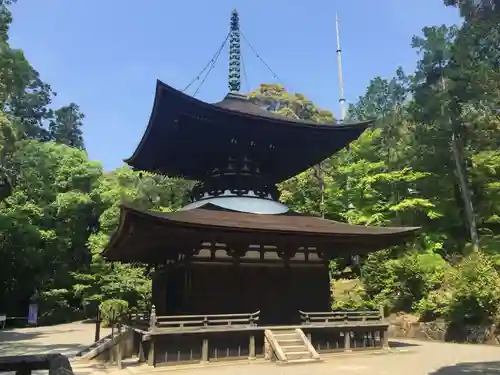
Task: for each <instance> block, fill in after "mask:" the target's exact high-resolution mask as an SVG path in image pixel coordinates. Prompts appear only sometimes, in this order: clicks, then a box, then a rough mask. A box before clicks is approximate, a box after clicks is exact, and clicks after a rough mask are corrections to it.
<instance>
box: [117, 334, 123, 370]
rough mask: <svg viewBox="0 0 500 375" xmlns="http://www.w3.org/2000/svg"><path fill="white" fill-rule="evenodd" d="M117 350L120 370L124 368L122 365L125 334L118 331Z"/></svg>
mask: <svg viewBox="0 0 500 375" xmlns="http://www.w3.org/2000/svg"><path fill="white" fill-rule="evenodd" d="M115 350H116V367H118V369H119V370H121V369H122V368H123V365H122V354H123V336H122V335H120V333H118V342H117V343H116V344H115Z"/></svg>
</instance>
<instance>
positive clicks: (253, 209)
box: [104, 81, 416, 362]
mask: <svg viewBox="0 0 500 375" xmlns="http://www.w3.org/2000/svg"><path fill="white" fill-rule="evenodd" d="M232 83H233V85H230V88H231V93H230V94H228V95H227V96H226V97H225V98H224V99H223V100H222V101H221V102H218V103H215V104H209V103H205V102H202V101H200V100H197V99H195V98H193V97H190V96H188V95H185V94H184V93H182V92H180V91H178V90H176V89H174V88H172V87H170V86H168V85H166V84H164V83H162V82H160V81H158V82H157V85H156V95H155V99H154V106H153V110H152V114H151V117H150V120H149V124H148V126H147V129H146V132H145V134H144V136H143V138H142V140H141V142H140V144H139V146H138V147H137V149H136V151H135V152H134V154H133V155H132V156H131V157H130V158H129V159H127V160H126V162H127V163H128V164H129V165H131V166H132V167H133V168H134V169H136V170H143V171H150V172H154V173H159V174H166V175H168V176H177V177H183V178H186V179H190V180H195V181H197V183H196V185H195V186H194V188H193V190H192V194H191V203H189V204H188V205H187V206H186V207H184V208H183V209H181V210H179V211H177V212H173V213H162V212H150V211H142V210H139V209H136V208H133V207H130V206H126V205H123V206H122V208H121V219H120V225H119V228H118V230H117V231H116V233H115V234H114V235H113V236H112V238H111V241H110V243H109V246H108V247H107V248H106V250H105V251H104V256H105V258H106V259H108V260H110V261H121V262H134V263H135V262H139V263H144V264H149V265H155V266H156V269H157V272H156V276H155V277H154V279H153V303H154V305H155V308H156V312H155V313H156V315H157V316H167V317H179V316H183V315H190V316H207V314H208V315H213V314H215V315H217V314H233V315H234V314H246V313H253V312H257V311H258V312H259V314H258V324H256V322H255V321H254V322H253V323H252V324H251V325H252V326H254V327H264V328H265V327H272V326H273V327H276V326H297V325H300V324H301V323H304V322H303V321H301V315H302V318H304V314H303V313H302V314H301V312H307V311H311V312H328V311H331V302H332V301H331V293H330V280H329V270H328V263H329V260H331V259H334V258H336V257H345V256H354V255H359V254H366V253H369V252H373V251H376V250H379V249H385V248H388V247H390V246H393V245H397V244H400V243H402V242H403V241H405V240H406V239H407V238H408V237H409V235H410V234H412V233H413V232H414V231H415V230H416V228H381V227H368V226H355V225H349V224H345V223H340V222H335V221H331V220H326V219H322V218H318V217H311V216H306V215H303V214H300V213H297V212H293V211H292V210H290V209H289V208H288V207H287V206H285V205H284V204H282V203H280V202H279V200H278V198H279V194H278V191H277V188H276V184H278V183H279V182H281V181H284V180H287V179H289V178H291V177H293V176H295V175H297V174H298V173H300V172H302V171H305V170H306V169H308V168H311V167H313V166H315V165H317V164H318V163H320V162H322V161H323V160H325V159H326V158H328V157H329V156H331V155H332V154H334V153H335V152H337V151H338V150H340V149H342V148H344V147H346V146H347V145H348V144H349V143H350V142H352V141H353V140H355V139H357V138H358V137H359V136H360V134H361V133H362V132H363V131H364V130H365V129H366V128H367V127H368V126H369V125H370V124H371V122H370V121H367V122H360V123H349V124H344V123H342V124H337V123H332V124H317V123H312V122H308V121H301V120H292V119H290V118H285V117H281V116H278V115H276V114H274V113H270V112H267V111H266V110H264V109H261V108H260V107H258V106H256V105H254V104H252V103H251V102H250V101H249V100H248V99H247V97H246V96H244V95H241V94H239V93H238V92H237V91H238V89H239V83H238V84H237V85H236V87H235V85H234V82H232ZM215 315H214V316H215ZM236 316H240V315H236ZM236 321H237V319H236ZM204 325H205V326H206V325H207V321H206V320H205V324H204ZM231 326H232V330H233V331H234V330H235V327H237V326H238V324H237V323H235V322H233V323H232V324H231ZM246 327H247V328H248V325H246ZM178 328H179V327H178ZM180 328H182V324H181V326H180ZM180 328H179V329H180ZM256 329H257V328H256ZM196 345H198V344H196ZM196 345H195V347H197V346H196ZM257 346H259V347H260V344H258V345H257ZM172 350H173V349H172ZM192 350H193V349H191V357H192V355H193V354H192ZM200 350H201V349H200ZM231 350H233V349H231ZM174 351H175V350H174ZM216 352H217V349H216ZM257 352H258V353H260V352H261V351H259V349H257ZM162 353H163V352H162ZM200 353H201V352H200ZM211 353H212V352H211ZM227 353H228V354H229V349H228V352H227ZM231 353H233V352H231ZM247 353H248V351H247ZM233 354H234V353H233ZM161 355H163V354H161ZM200 355H202V354H200ZM206 356H208V354H207V355H206ZM216 356H217V354H216ZM219 356H220V352H219ZM212 357H213V355H211V358H212ZM162 358H163V357H162ZM171 358H172V357H171ZM153 362H155V361H153Z"/></svg>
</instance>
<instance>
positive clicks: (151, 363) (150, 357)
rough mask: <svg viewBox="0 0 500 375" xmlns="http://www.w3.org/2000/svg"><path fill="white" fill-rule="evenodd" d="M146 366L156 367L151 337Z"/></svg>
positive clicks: (153, 341) (153, 343)
mask: <svg viewBox="0 0 500 375" xmlns="http://www.w3.org/2000/svg"><path fill="white" fill-rule="evenodd" d="M148 365H149V366H153V367H155V365H156V358H155V340H154V338H153V337H151V338H150V341H149V353H148Z"/></svg>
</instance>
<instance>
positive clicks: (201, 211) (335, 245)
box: [103, 204, 418, 263]
mask: <svg viewBox="0 0 500 375" xmlns="http://www.w3.org/2000/svg"><path fill="white" fill-rule="evenodd" d="M417 230H418V228H416V227H410V228H394V227H369V226H361V225H350V224H346V223H341V222H336V221H332V220H327V219H322V218H318V217H311V216H305V215H302V214H299V213H296V212H291V211H289V212H287V213H284V214H277V215H260V214H251V213H243V212H236V211H229V210H223V209H221V208H220V207H217V206H214V205H211V204H206V205H204V206H202V207H201V208H196V209H192V210H186V211H177V212H152V211H144V210H140V209H137V208H133V207H131V206H128V205H122V206H121V213H120V225H119V227H118V229H117V231H116V232H115V233H114V234H113V236H112V238H111V240H110V242H109V244H108V246H107V247H106V249H105V250H104V252H103V255H104V257H105V258H106V259H108V260H115V261H125V262H145V263H155V262H163V261H165V260H167V259H174V258H175V256H176V255H177V254H178V253H179V252H184V253H185V252H189V251H192V250H193V249H199V248H200V247H201V246H202V243H207V242H210V243H225V244H227V245H228V246H229V247H232V246H233V245H234V246H243V247H245V248H247V247H248V246H250V245H263V246H264V245H267V246H269V245H275V246H277V247H279V248H281V249H282V250H283V251H287V249H297V247H315V248H317V249H320V250H321V251H322V252H323V253H328V254H329V257H335V256H342V255H346V252H347V253H350V255H356V254H363V253H368V252H371V251H376V250H380V249H384V248H387V247H390V246H394V245H398V244H401V243H403V242H405V241H406V240H408V239H409V238H410V237H411V236H412V235H413V234H414V233H415V232H416V231H417Z"/></svg>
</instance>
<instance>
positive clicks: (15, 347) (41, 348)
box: [0, 329, 85, 355]
mask: <svg viewBox="0 0 500 375" xmlns="http://www.w3.org/2000/svg"><path fill="white" fill-rule="evenodd" d="M73 331H74V330H71V329H65V330H57V329H53V330H51V331H45V332H43V331H42V332H41V331H31V332H23V331H16V330H5V331H0V353H2V354H1V355H28V354H45V353H63V354H71V353H76V352H78V351H80V350H83V349H84V348H85V345H80V344H79V343H77V342H76V343H73V342H68V343H62V344H61V343H50V342H49V341H50V340H48V338H50V335H51V334H54V333H55V334H59V335H66V334H68V333H69V334H71V332H73Z"/></svg>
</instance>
